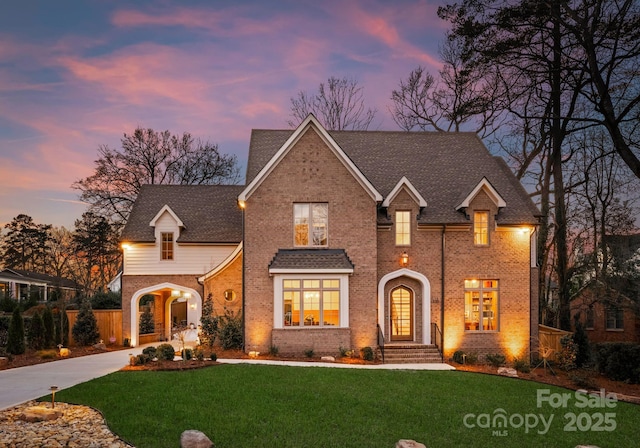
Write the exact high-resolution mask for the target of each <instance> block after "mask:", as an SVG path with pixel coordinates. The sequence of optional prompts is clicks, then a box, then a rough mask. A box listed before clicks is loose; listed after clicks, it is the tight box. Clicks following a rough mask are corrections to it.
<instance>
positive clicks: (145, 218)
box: [120, 185, 244, 244]
mask: <svg viewBox="0 0 640 448" xmlns="http://www.w3.org/2000/svg"><path fill="white" fill-rule="evenodd" d="M243 188H244V187H242V186H239V185H143V186H142V188H141V189H140V193H139V194H138V198H137V200H136V202H135V204H134V205H133V208H132V210H131V214H130V215H129V219H128V220H127V224H126V225H125V227H124V229H123V231H122V236H121V237H120V240H121V241H131V242H140V243H153V242H154V241H155V238H154V228H153V227H151V226H150V225H149V224H150V223H151V222H152V221H153V220H154V218H155V217H156V216H157V215H158V213H159V212H160V211H161V210H163V209H165V207H169V208H170V209H171V210H172V211H173V213H174V214H175V215H176V216H179V217H180V219H181V222H182V224H183V227H184V229H183V230H182V231H181V232H180V237H179V238H178V242H179V243H220V244H238V243H239V242H240V241H241V240H242V211H241V210H240V209H239V208H238V203H237V198H238V195H239V194H240V192H241V191H242V189H243Z"/></svg>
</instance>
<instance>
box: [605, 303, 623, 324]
mask: <svg viewBox="0 0 640 448" xmlns="http://www.w3.org/2000/svg"><path fill="white" fill-rule="evenodd" d="M623 329H624V313H623V311H622V308H619V307H617V306H612V307H609V308H607V330H623Z"/></svg>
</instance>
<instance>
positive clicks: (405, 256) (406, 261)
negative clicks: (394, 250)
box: [400, 250, 409, 266]
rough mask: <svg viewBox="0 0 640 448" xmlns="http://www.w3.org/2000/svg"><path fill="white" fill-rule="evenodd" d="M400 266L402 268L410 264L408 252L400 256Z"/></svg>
mask: <svg viewBox="0 0 640 448" xmlns="http://www.w3.org/2000/svg"><path fill="white" fill-rule="evenodd" d="M400 264H401V265H402V266H406V265H407V264H409V254H407V251H406V250H405V251H404V252H402V255H401V256H400Z"/></svg>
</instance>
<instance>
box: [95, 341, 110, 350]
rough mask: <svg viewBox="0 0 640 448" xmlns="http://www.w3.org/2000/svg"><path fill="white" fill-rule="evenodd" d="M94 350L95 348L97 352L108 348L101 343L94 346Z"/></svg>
mask: <svg viewBox="0 0 640 448" xmlns="http://www.w3.org/2000/svg"><path fill="white" fill-rule="evenodd" d="M93 348H95V349H96V350H106V349H107V346H106V345H104V342H102V341H100V342H98V343H97V344H93Z"/></svg>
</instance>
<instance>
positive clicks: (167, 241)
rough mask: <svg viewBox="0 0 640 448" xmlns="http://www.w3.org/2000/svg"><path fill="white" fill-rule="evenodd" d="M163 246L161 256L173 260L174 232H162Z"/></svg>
mask: <svg viewBox="0 0 640 448" xmlns="http://www.w3.org/2000/svg"><path fill="white" fill-rule="evenodd" d="M161 238H162V248H161V249H160V256H161V259H163V260H173V233H172V232H166V233H165V232H162V234H161Z"/></svg>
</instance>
